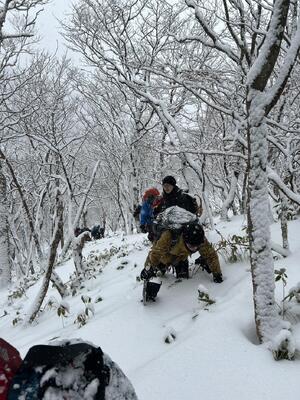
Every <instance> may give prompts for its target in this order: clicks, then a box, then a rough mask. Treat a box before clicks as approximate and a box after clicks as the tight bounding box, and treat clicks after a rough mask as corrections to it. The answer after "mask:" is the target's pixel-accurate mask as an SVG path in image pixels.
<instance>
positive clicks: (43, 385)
mask: <svg viewBox="0 0 300 400" xmlns="http://www.w3.org/2000/svg"><path fill="white" fill-rule="evenodd" d="M116 371H117V372H116ZM116 376H119V377H120V379H119V380H120V382H113V386H114V387H119V388H120V389H119V392H117V393H116V394H117V396H116V398H117V399H120V400H121V399H123V400H125V399H126V400H127V399H128V400H129V399H131V400H136V399H137V398H136V395H135V392H134V389H133V387H132V386H131V384H130V382H129V381H128V379H127V378H126V377H125V375H124V374H123V372H122V371H121V370H120V368H119V367H118V366H117V365H116V364H115V363H113V361H111V360H110V359H109V357H108V356H106V355H104V353H103V352H102V350H101V348H100V347H94V346H93V345H91V344H88V343H83V342H80V343H74V344H72V343H69V342H64V343H63V344H62V345H59V346H47V345H38V346H34V347H32V348H31V349H30V350H29V351H28V353H27V355H26V357H25V359H24V360H23V363H22V364H21V367H20V368H19V370H18V372H17V373H16V375H15V376H14V378H13V380H12V383H11V385H10V390H9V393H8V397H7V400H17V399H23V400H37V399H44V398H55V399H58V400H59V399H64V400H77V399H78V400H79V399H89V400H91V399H96V400H105V390H106V387H108V386H111V383H110V380H111V379H112V381H115V380H116V378H115V377H116ZM122 382H126V383H127V385H126V386H124V384H123V383H122ZM122 384H123V386H122ZM121 390H122V391H121ZM120 391H121V392H120Z"/></svg>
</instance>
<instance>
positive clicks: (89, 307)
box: [74, 295, 95, 328]
mask: <svg viewBox="0 0 300 400" xmlns="http://www.w3.org/2000/svg"><path fill="white" fill-rule="evenodd" d="M81 300H82V302H83V304H85V309H84V310H83V311H80V312H79V313H78V314H77V317H76V319H75V321H74V324H75V323H76V324H78V326H79V328H81V327H82V326H84V325H86V323H87V322H88V320H89V318H90V314H91V315H94V314H95V309H94V305H93V304H92V299H91V298H90V297H89V296H84V295H83V296H81Z"/></svg>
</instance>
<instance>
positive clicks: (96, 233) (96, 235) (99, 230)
mask: <svg viewBox="0 0 300 400" xmlns="http://www.w3.org/2000/svg"><path fill="white" fill-rule="evenodd" d="M104 232H105V227H101V226H100V225H95V226H93V227H92V229H91V235H92V238H93V239H94V240H97V239H103V238H104Z"/></svg>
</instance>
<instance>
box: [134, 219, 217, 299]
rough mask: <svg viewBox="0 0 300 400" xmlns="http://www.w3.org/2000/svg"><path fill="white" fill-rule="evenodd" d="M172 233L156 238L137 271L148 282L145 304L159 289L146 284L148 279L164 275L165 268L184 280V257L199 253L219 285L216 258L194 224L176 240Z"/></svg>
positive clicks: (185, 269)
mask: <svg viewBox="0 0 300 400" xmlns="http://www.w3.org/2000/svg"><path fill="white" fill-rule="evenodd" d="M173 236H174V235H173V232H172V230H165V231H164V232H162V234H161V236H160V238H159V239H158V240H157V241H156V242H155V243H154V244H153V246H152V248H151V250H150V252H149V254H148V256H147V259H146V262H145V266H144V269H143V270H142V271H141V279H143V280H147V281H148V286H147V289H146V291H147V292H148V289H149V293H147V297H148V299H149V300H154V299H155V297H156V295H157V292H158V290H159V288H160V284H158V283H152V282H151V281H149V280H150V279H151V278H152V277H156V276H161V275H164V274H165V272H166V270H167V268H168V267H169V266H171V265H172V266H173V267H174V268H175V271H176V277H177V278H188V277H189V269H188V257H189V256H191V255H192V254H194V253H196V252H197V251H199V253H200V255H201V257H203V258H204V259H205V260H206V265H207V266H209V271H208V272H212V275H213V281H214V282H216V283H221V282H223V277H222V272H221V268H220V262H219V258H218V255H217V253H216V251H215V249H214V248H213V246H212V244H211V243H209V241H208V240H207V239H206V237H205V234H204V231H203V228H202V226H201V224H200V223H199V222H198V220H196V221H193V222H191V223H189V224H186V225H184V226H183V228H182V232H181V233H180V234H179V236H178V237H177V238H175V240H174V237H173Z"/></svg>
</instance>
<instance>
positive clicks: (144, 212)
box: [140, 201, 149, 225]
mask: <svg viewBox="0 0 300 400" xmlns="http://www.w3.org/2000/svg"><path fill="white" fill-rule="evenodd" d="M148 219H149V204H148V203H147V202H146V201H145V202H144V203H143V205H142V208H141V212H140V224H141V225H147V224H148Z"/></svg>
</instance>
